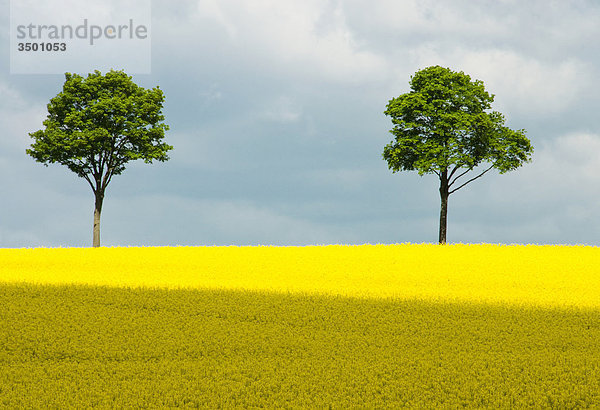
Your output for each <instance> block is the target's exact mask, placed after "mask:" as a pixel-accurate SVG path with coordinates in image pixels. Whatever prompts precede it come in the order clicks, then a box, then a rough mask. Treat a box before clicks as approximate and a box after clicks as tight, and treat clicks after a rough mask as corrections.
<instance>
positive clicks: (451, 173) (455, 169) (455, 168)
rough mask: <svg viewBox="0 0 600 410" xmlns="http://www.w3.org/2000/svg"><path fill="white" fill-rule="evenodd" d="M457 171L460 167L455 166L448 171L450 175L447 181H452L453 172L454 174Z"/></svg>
mask: <svg viewBox="0 0 600 410" xmlns="http://www.w3.org/2000/svg"><path fill="white" fill-rule="evenodd" d="M458 169H460V167H459V166H458V165H457V166H455V167H454V169H453V170H452V171H450V175H448V181H450V180H451V179H452V175H454V173H455V172H456V171H457V170H458ZM457 179H458V178H457ZM455 181H456V179H455ZM450 185H452V184H450ZM450 185H448V186H450Z"/></svg>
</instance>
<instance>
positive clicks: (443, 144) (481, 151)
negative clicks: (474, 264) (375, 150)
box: [383, 66, 533, 243]
mask: <svg viewBox="0 0 600 410" xmlns="http://www.w3.org/2000/svg"><path fill="white" fill-rule="evenodd" d="M410 89H411V91H410V92H408V93H405V94H402V95H400V96H399V97H397V98H394V99H392V100H390V101H389V103H388V105H387V109H386V110H385V114H386V115H387V116H389V117H391V120H392V123H393V128H392V129H391V130H390V132H391V133H392V134H393V135H394V140H393V141H392V142H390V143H389V144H388V145H386V147H385V149H384V151H383V158H384V159H385V160H386V161H387V162H388V166H389V168H390V169H391V170H392V172H398V171H417V172H418V173H419V175H424V174H435V175H437V176H438V178H439V179H440V197H441V211H440V232H439V243H445V242H446V225H447V204H448V196H449V195H450V194H452V193H453V192H456V191H457V190H459V189H460V188H462V187H464V186H465V185H466V184H468V183H469V182H472V181H474V180H475V179H477V178H479V177H481V176H483V175H484V174H485V173H486V172H488V171H489V170H491V169H492V168H495V169H497V170H498V171H499V172H500V173H501V174H503V173H505V172H508V171H511V170H514V169H516V168H518V167H519V166H521V165H522V164H523V163H524V162H528V161H530V160H531V155H532V153H533V147H532V145H531V142H530V141H529V140H528V139H527V138H526V137H525V130H522V129H521V130H516V131H515V130H511V129H509V128H508V127H506V126H505V125H504V122H505V118H504V116H503V115H502V114H501V113H499V112H496V111H490V109H491V104H492V102H493V101H494V96H493V95H492V94H489V93H488V92H487V91H486V90H485V87H484V85H483V82H481V81H479V80H475V81H472V80H471V77H470V76H468V75H467V74H465V73H463V72H462V71H461V72H454V71H452V70H450V69H449V68H443V67H440V66H432V67H427V68H425V69H423V70H421V71H418V72H416V73H415V74H414V75H413V76H412V77H411V81H410ZM482 164H487V165H486V167H485V169H483V170H482V171H480V172H477V171H476V170H475V168H477V167H478V166H479V165H482ZM469 174H470V175H469ZM473 175H474V176H473ZM461 178H462V179H461Z"/></svg>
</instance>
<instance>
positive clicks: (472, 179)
mask: <svg viewBox="0 0 600 410" xmlns="http://www.w3.org/2000/svg"><path fill="white" fill-rule="evenodd" d="M492 168H494V164H492V165H490V167H489V168H488V169H486V170H485V171H483V172H482V173H481V174H479V175H477V176H476V177H475V178H471V179H469V180H468V181H467V182H465V183H464V184H462V185H461V186H459V187H458V188H456V189H453V190H452V191H450V192H448V195H450V194H451V193H453V192H455V191H458V190H459V189H461V188H462V187H464V186H465V185H467V184H468V183H469V182H472V181H475V180H476V179H477V178H479V177H482V176H483V174H485V173H486V172H488V171H489V170H490V169H492ZM455 181H456V179H455Z"/></svg>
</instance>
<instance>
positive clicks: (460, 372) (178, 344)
mask: <svg viewBox="0 0 600 410" xmlns="http://www.w3.org/2000/svg"><path fill="white" fill-rule="evenodd" d="M599 261H600V251H599V248H596V247H584V246H495V245H468V246H467V245H447V246H437V245H386V246H384V245H376V246H372V245H363V246H307V247H174V248H173V247H165V248H162V247H159V248H100V249H91V248H86V249H68V248H67V249H62V248H59V249H4V250H0V301H1V303H0V407H1V408H90V407H99V408H175V407H197V408H340V409H343V408H401V407H409V408H462V407H467V408H507V409H508V408H590V407H597V406H598V403H600V309H599V308H600V298H599V297H598V295H600V262H599ZM78 285H85V286H78ZM87 285H103V286H87ZM344 296H351V297H344ZM476 302H484V303H476Z"/></svg>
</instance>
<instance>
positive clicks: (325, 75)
mask: <svg viewBox="0 0 600 410" xmlns="http://www.w3.org/2000/svg"><path fill="white" fill-rule="evenodd" d="M0 9H2V10H5V12H2V13H1V14H0V28H1V29H0V43H1V47H2V49H3V50H5V51H4V53H2V56H3V57H1V58H0V96H1V98H0V131H1V133H0V187H1V193H2V194H1V199H0V247H36V246H52V247H56V246H89V245H90V244H91V240H92V215H93V196H92V192H91V190H90V188H89V186H88V185H87V183H86V182H85V181H84V180H83V179H81V178H78V177H77V176H76V175H75V174H73V173H72V172H70V171H69V170H68V169H66V168H65V167H62V166H60V165H54V166H52V165H51V166H49V167H44V166H42V165H41V164H39V163H36V162H35V161H34V160H33V159H32V158H30V157H28V156H27V155H25V149H26V148H27V147H28V146H29V144H30V143H31V140H30V137H29V136H28V133H29V132H33V131H35V130H38V129H40V128H41V127H42V121H43V119H44V118H45V116H46V114H47V112H46V104H47V103H48V101H49V99H50V98H52V97H54V96H55V95H56V94H57V93H58V92H59V91H60V89H61V87H62V84H63V82H64V75H60V74H46V75H41V74H38V75H23V74H11V73H10V58H9V52H8V49H9V48H10V30H9V26H10V21H9V13H8V10H9V0H0ZM55 12H56V13H58V14H59V15H60V13H61V12H62V11H61V10H60V9H55ZM599 21H600V3H598V2H597V1H595V0H589V1H575V0H572V1H564V0H563V1H558V0H557V1H547V0H544V1H542V0H539V1H537V0H531V1H518V0H515V1H512V0H503V1H498V0H487V1H472V0H462V1H461V0H451V1H450V0H449V1H423V0H414V1H412V0H376V1H372V0H340V1H334V0H332V1H328V0H302V1H299V0H251V1H248V0H181V1H178V2H173V1H167V0H154V1H153V3H152V26H151V38H152V51H151V63H152V65H151V74H134V75H133V78H134V81H136V82H137V83H138V84H139V85H142V86H144V87H154V86H156V85H159V86H160V87H161V89H162V90H163V91H164V93H165V96H166V101H165V109H164V114H165V117H166V123H167V124H169V126H170V127H171V129H170V131H169V132H168V133H167V137H166V141H167V142H168V143H170V144H171V145H173V146H174V150H173V151H172V153H171V160H170V161H168V162H166V163H156V164H153V165H147V164H143V163H140V164H137V163H131V164H130V165H129V167H128V168H127V170H126V171H125V172H124V173H123V175H120V176H117V177H115V178H114V179H113V181H112V182H111V185H109V187H108V190H107V195H106V200H105V203H104V208H103V214H102V242H103V244H104V245H111V246H135V245H144V246H146V245H232V244H233V245H257V244H273V245H306V244H332V243H343V244H363V243H402V242H413V243H415V242H418V243H420V242H436V241H437V230H438V221H439V193H438V191H437V189H438V184H439V181H438V180H437V177H436V176H435V175H425V176H423V177H420V176H419V175H418V174H417V173H415V172H403V173H396V174H392V173H391V172H390V171H389V170H388V168H387V163H386V162H385V161H384V160H383V159H382V157H381V153H382V151H383V147H384V146H385V145H386V144H387V143H388V142H389V141H391V139H392V135H391V134H390V133H389V132H388V131H389V129H390V128H391V122H390V120H389V118H387V117H386V116H385V115H384V114H383V111H384V110H385V106H386V104H387V102H388V101H389V100H390V99H391V98H393V97H396V96H398V95H400V94H402V93H405V92H407V91H408V90H409V85H408V82H409V80H410V76H411V75H412V74H414V72H415V71H417V70H419V69H422V68H425V67H427V66H430V65H441V66H444V67H449V68H451V69H453V70H456V71H464V72H465V73H467V74H469V75H471V77H472V78H474V79H480V80H482V81H483V82H484V83H485V85H486V88H487V90H488V91H489V92H491V93H493V94H495V95H496V100H495V103H494V106H493V108H494V109H495V110H498V111H501V112H502V113H504V114H505V115H506V117H507V124H508V126H510V127H511V128H514V129H521V128H524V129H526V130H527V136H528V137H529V138H530V140H531V141H532V143H533V145H534V147H535V152H534V155H533V161H532V162H531V163H529V164H525V165H524V166H523V167H522V168H520V169H518V170H517V171H513V172H511V173H507V174H504V175H499V174H498V173H497V172H496V173H492V172H490V173H488V174H486V175H485V177H483V178H481V179H478V180H477V181H474V182H473V183H471V184H469V185H467V186H466V187H465V188H463V189H461V190H460V191H458V192H456V193H454V194H453V195H451V196H450V202H449V216H448V217H449V223H448V241H449V242H451V243H454V242H463V243H480V242H486V243H538V244H567V243H568V244H575V243H582V244H590V245H600V213H599V212H598V211H597V210H598V208H600V206H599V205H600V128H599V125H598V117H599V114H598V113H599V112H600V100H599V97H598V96H599V95H600V82H599V81H598V78H600V45H599V44H600V41H599V40H598V39H599V38H600V24H598V22H599ZM115 68H116V69H118V68H119V67H115ZM81 74H86V73H81Z"/></svg>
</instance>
